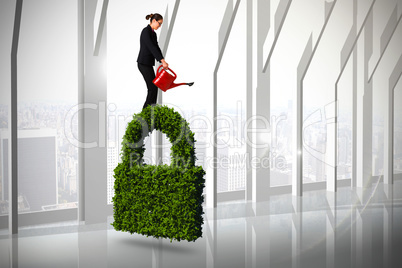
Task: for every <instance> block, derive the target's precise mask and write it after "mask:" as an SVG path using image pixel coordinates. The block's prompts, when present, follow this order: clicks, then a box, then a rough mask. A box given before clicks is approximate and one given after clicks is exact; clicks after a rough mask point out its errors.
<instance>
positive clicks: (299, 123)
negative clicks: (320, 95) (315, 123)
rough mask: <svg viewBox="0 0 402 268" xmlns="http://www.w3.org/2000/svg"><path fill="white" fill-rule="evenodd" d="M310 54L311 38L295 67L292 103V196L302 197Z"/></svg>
mask: <svg viewBox="0 0 402 268" xmlns="http://www.w3.org/2000/svg"><path fill="white" fill-rule="evenodd" d="M311 54H312V36H311V35H310V38H309V40H308V42H307V44H306V47H305V49H304V52H303V55H302V57H301V59H300V62H299V65H298V67H297V87H296V92H295V94H294V96H295V99H294V103H293V115H292V120H293V126H292V129H293V135H292V137H293V160H292V161H293V162H292V194H293V195H294V196H302V195H303V129H302V127H303V74H305V71H306V69H307V66H308V61H309V59H310V57H311Z"/></svg>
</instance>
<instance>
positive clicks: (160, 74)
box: [152, 65, 194, 92]
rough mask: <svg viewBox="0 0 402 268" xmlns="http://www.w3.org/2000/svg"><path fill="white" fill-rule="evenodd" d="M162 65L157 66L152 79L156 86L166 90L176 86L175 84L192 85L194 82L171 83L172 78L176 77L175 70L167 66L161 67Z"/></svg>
mask: <svg viewBox="0 0 402 268" xmlns="http://www.w3.org/2000/svg"><path fill="white" fill-rule="evenodd" d="M162 67H163V66H162V65H161V66H159V68H158V70H157V71H156V77H155V79H154V80H153V81H152V82H153V83H154V84H155V85H156V86H157V87H158V88H160V89H161V90H163V91H164V92H166V90H168V89H171V88H174V87H177V86H182V85H188V86H192V85H193V84H194V82H192V83H179V84H175V83H173V82H174V80H175V79H176V77H177V75H176V74H175V72H173V70H172V69H170V68H168V69H167V70H165V69H162Z"/></svg>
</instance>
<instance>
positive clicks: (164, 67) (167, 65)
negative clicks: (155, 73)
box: [161, 59, 169, 70]
mask: <svg viewBox="0 0 402 268" xmlns="http://www.w3.org/2000/svg"><path fill="white" fill-rule="evenodd" d="M161 62H162V67H163V69H165V70H167V69H168V68H169V64H167V62H166V61H165V59H162V60H161Z"/></svg>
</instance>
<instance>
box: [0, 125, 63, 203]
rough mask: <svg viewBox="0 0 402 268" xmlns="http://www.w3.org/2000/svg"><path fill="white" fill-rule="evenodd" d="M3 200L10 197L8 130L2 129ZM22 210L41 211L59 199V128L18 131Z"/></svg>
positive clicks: (19, 188) (19, 192)
mask: <svg viewBox="0 0 402 268" xmlns="http://www.w3.org/2000/svg"><path fill="white" fill-rule="evenodd" d="M0 152H1V159H2V165H1V166H2V170H1V185H2V193H1V196H2V201H3V203H5V201H6V200H8V185H9V182H8V179H9V177H8V161H7V159H8V131H0ZM18 195H19V199H20V200H21V202H19V204H20V203H21V204H23V207H21V206H19V211H41V210H43V207H45V206H50V205H55V204H57V202H58V201H57V200H58V176H57V133H56V130H55V129H21V130H19V131H18Z"/></svg>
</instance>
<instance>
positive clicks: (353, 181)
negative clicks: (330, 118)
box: [350, 0, 357, 187]
mask: <svg viewBox="0 0 402 268" xmlns="http://www.w3.org/2000/svg"><path fill="white" fill-rule="evenodd" d="M356 30H357V0H353V26H352V31H354V32H355V35H356ZM352 51H353V74H352V77H353V78H352V79H353V81H352V83H353V92H352V178H351V182H350V185H351V187H356V186H357V179H356V176H357V172H356V171H357V47H356V46H354V47H353V49H352V50H351V53H352Z"/></svg>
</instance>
